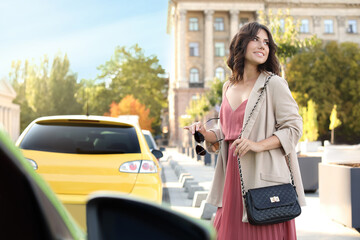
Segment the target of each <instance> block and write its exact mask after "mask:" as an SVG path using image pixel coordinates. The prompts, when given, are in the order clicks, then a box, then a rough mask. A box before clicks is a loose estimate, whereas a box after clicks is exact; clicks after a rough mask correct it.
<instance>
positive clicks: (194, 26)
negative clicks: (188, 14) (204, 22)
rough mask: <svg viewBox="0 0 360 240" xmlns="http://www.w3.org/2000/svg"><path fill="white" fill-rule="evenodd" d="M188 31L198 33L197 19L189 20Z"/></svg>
mask: <svg viewBox="0 0 360 240" xmlns="http://www.w3.org/2000/svg"><path fill="white" fill-rule="evenodd" d="M189 31H199V19H198V18H189Z"/></svg>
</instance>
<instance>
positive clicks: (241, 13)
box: [167, 0, 360, 146]
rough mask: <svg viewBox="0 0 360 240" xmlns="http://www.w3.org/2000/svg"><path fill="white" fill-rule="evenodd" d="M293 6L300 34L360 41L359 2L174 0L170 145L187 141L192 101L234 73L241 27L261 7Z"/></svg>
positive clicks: (170, 28) (171, 14)
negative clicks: (231, 65)
mask: <svg viewBox="0 0 360 240" xmlns="http://www.w3.org/2000/svg"><path fill="white" fill-rule="evenodd" d="M268 9H272V10H273V11H274V12H276V11H277V10H280V9H281V10H283V11H285V10H287V9H288V10H289V11H290V15H291V16H292V17H294V19H295V20H299V21H300V22H301V27H300V35H299V37H300V38H305V37H310V36H311V35H313V34H316V35H317V36H318V37H319V38H320V39H323V40H325V41H331V40H335V41H338V42H345V41H351V42H357V43H359V44H360V35H359V32H360V26H359V25H360V0H170V1H169V6H168V19H167V21H168V23H167V24H168V29H167V31H168V33H169V34H171V35H172V39H173V53H172V66H171V72H170V81H169V96H168V98H169V99H168V100H169V136H170V139H169V140H170V144H171V145H177V146H178V145H179V144H181V142H182V141H183V132H184V130H183V129H182V128H181V127H180V125H179V119H180V118H181V117H186V115H185V114H186V112H185V111H186V107H187V106H188V104H189V102H190V100H191V99H194V98H197V97H198V95H199V94H200V95H201V94H203V93H204V92H205V91H206V90H207V89H208V88H209V86H210V85H211V82H212V81H213V79H214V77H218V78H219V79H224V78H225V76H226V75H229V74H230V70H229V69H228V68H227V65H226V57H227V55H228V53H229V50H228V49H229V44H230V41H231V39H232V37H233V36H234V35H235V34H236V32H237V31H238V30H239V28H240V27H241V26H242V25H244V24H245V23H247V22H250V21H255V20H257V18H258V14H259V11H260V10H262V11H267V10H268Z"/></svg>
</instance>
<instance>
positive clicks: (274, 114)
mask: <svg viewBox="0 0 360 240" xmlns="http://www.w3.org/2000/svg"><path fill="white" fill-rule="evenodd" d="M268 75H269V73H267V72H263V73H261V74H260V75H259V77H258V79H257V80H256V83H255V85H254V87H253V89H252V91H251V93H250V96H249V99H248V102H247V104H246V109H245V115H244V124H245V122H246V120H247V118H248V116H249V114H250V112H251V110H252V109H253V107H254V105H255V102H256V101H257V99H258V97H259V95H260V91H261V89H262V88H263V86H264V83H265V80H266V77H267V76H268ZM223 94H224V92H223ZM298 112H299V109H298V106H297V104H296V102H295V100H294V98H293V97H292V95H291V92H290V90H289V87H288V84H287V82H286V80H285V79H283V78H281V77H279V76H277V75H275V76H273V77H272V78H271V79H270V81H269V84H268V85H267V87H266V91H265V92H264V95H263V96H262V98H261V100H260V102H259V103H258V106H257V107H256V110H255V111H254V113H253V115H252V117H251V120H250V121H249V123H248V125H247V127H246V129H245V130H244V132H243V138H247V139H250V140H252V141H255V142H258V141H261V140H264V139H266V138H269V137H271V136H272V135H276V136H277V137H278V138H279V140H280V143H281V145H282V148H277V149H273V150H269V151H264V152H260V153H254V152H248V153H247V154H245V156H243V157H242V158H241V167H242V173H243V179H244V185H245V191H247V189H250V188H258V187H265V186H270V185H276V184H282V183H289V182H291V179H290V173H289V170H288V166H287V163H286V160H285V155H287V154H290V161H291V169H292V172H293V176H294V182H295V186H296V191H297V194H298V199H299V203H300V205H301V206H304V205H305V194H304V188H303V185H302V180H301V175H300V169H299V163H298V159H297V154H296V152H295V146H296V144H297V142H298V141H299V139H300V137H301V135H302V118H301V116H300V115H299V113H298ZM211 131H213V132H214V133H215V135H216V137H217V139H223V138H224V135H223V133H222V130H221V124H220V121H219V128H216V129H211ZM210 144H211V143H209V142H206V145H207V149H208V151H209V152H213V150H212V149H211V147H210ZM227 151H228V144H227V143H226V141H222V142H221V144H220V152H219V155H218V160H217V165H216V168H215V174H214V179H213V184H212V187H211V190H210V193H209V195H208V197H207V202H208V203H210V204H212V205H215V206H217V207H221V206H222V197H223V191H224V183H225V174H226V164H227V157H228V156H227ZM247 221H248V220H247V215H246V211H245V208H244V211H243V222H247Z"/></svg>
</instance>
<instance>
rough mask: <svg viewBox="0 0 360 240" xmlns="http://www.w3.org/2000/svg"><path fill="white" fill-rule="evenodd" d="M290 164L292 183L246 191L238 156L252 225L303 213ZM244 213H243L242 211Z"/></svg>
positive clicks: (285, 218) (243, 190)
mask: <svg viewBox="0 0 360 240" xmlns="http://www.w3.org/2000/svg"><path fill="white" fill-rule="evenodd" d="M272 76H273V75H270V76H269V77H268V78H267V80H266V81H265V84H264V87H263V89H262V90H261V93H260V95H259V98H258V100H257V102H256V104H255V106H254V108H253V109H252V111H251V112H250V115H249V117H248V119H247V121H246V123H245V125H244V127H243V129H242V130H241V133H240V135H239V138H241V136H242V133H243V131H244V129H245V128H246V126H247V124H248V122H249V120H250V118H251V116H252V114H253V112H254V110H255V108H256V106H257V104H258V102H259V100H260V98H261V96H262V95H263V93H264V90H265V89H266V86H267V84H268V82H269V80H270V78H271V77H272ZM286 159H287V160H288V166H289V171H290V176H291V183H286V184H281V185H274V186H269V187H262V188H253V189H249V190H248V191H247V192H246V193H245V187H244V179H243V176H242V172H241V164H240V157H238V165H239V172H240V180H241V190H242V195H243V198H244V201H245V207H246V213H247V216H248V220H249V223H250V224H252V225H266V224H275V223H281V222H286V221H289V220H291V219H293V218H295V217H297V216H299V215H300V214H301V208H300V205H299V202H298V198H297V193H296V189H295V184H294V178H293V175H292V171H291V166H290V159H289V157H288V156H286ZM241 214H242V213H241Z"/></svg>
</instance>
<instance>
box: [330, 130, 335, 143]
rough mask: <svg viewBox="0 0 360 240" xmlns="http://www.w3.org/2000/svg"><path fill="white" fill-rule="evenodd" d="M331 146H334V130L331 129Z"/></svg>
mask: <svg viewBox="0 0 360 240" xmlns="http://www.w3.org/2000/svg"><path fill="white" fill-rule="evenodd" d="M330 143H331V144H334V129H331V140H330Z"/></svg>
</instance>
